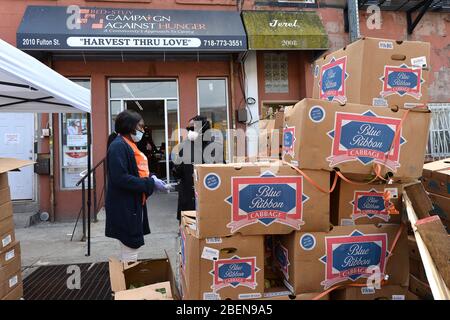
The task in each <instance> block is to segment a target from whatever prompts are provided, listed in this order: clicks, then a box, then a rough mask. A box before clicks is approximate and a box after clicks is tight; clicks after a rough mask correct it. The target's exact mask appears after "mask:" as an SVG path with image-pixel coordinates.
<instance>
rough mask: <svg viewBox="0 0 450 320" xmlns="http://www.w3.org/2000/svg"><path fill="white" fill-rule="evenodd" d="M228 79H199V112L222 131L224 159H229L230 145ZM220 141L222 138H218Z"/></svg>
mask: <svg viewBox="0 0 450 320" xmlns="http://www.w3.org/2000/svg"><path fill="white" fill-rule="evenodd" d="M227 90H228V89H227V80H226V79H199V80H198V105H199V113H200V115H202V116H205V117H207V118H208V120H209V121H210V122H211V125H212V127H213V128H214V129H218V130H220V131H221V132H222V137H223V142H224V159H226V160H229V159H230V154H229V152H228V151H229V146H228V141H229V140H228V136H227V129H228V93H227ZM216 141H220V140H216Z"/></svg>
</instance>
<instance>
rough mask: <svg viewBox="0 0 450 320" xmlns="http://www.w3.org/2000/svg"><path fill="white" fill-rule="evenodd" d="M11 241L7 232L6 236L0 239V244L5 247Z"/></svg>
mask: <svg viewBox="0 0 450 320" xmlns="http://www.w3.org/2000/svg"><path fill="white" fill-rule="evenodd" d="M11 242H12V238H11V235H10V234H8V235H7V236H6V237H4V238H3V239H2V246H3V247H6V246H7V245H8V244H10V243H11Z"/></svg>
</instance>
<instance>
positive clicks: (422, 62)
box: [411, 56, 427, 68]
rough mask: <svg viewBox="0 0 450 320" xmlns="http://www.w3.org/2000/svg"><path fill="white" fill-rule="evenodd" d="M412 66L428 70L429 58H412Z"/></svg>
mask: <svg viewBox="0 0 450 320" xmlns="http://www.w3.org/2000/svg"><path fill="white" fill-rule="evenodd" d="M411 65H412V66H413V67H419V68H426V67H427V57H425V56H422V57H417V58H411Z"/></svg>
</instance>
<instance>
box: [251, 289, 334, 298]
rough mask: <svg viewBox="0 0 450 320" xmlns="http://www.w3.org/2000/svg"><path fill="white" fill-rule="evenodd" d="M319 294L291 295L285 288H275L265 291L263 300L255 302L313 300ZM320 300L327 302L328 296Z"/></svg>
mask: <svg viewBox="0 0 450 320" xmlns="http://www.w3.org/2000/svg"><path fill="white" fill-rule="evenodd" d="M319 294H320V293H319V292H316V293H303V294H297V295H293V294H292V292H290V291H289V290H288V289H287V288H285V287H277V288H270V289H266V291H264V293H263V298H261V299H257V300H313V299H314V298H315V297H317V296H318V295H319ZM320 300H329V295H325V296H323V297H322V298H320Z"/></svg>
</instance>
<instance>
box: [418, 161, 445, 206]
mask: <svg viewBox="0 0 450 320" xmlns="http://www.w3.org/2000/svg"><path fill="white" fill-rule="evenodd" d="M422 183H423V185H424V187H425V190H427V191H429V192H431V193H433V194H437V195H441V196H444V197H447V198H450V158H447V159H443V160H439V161H435V162H429V163H426V164H424V166H423V174H422Z"/></svg>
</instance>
